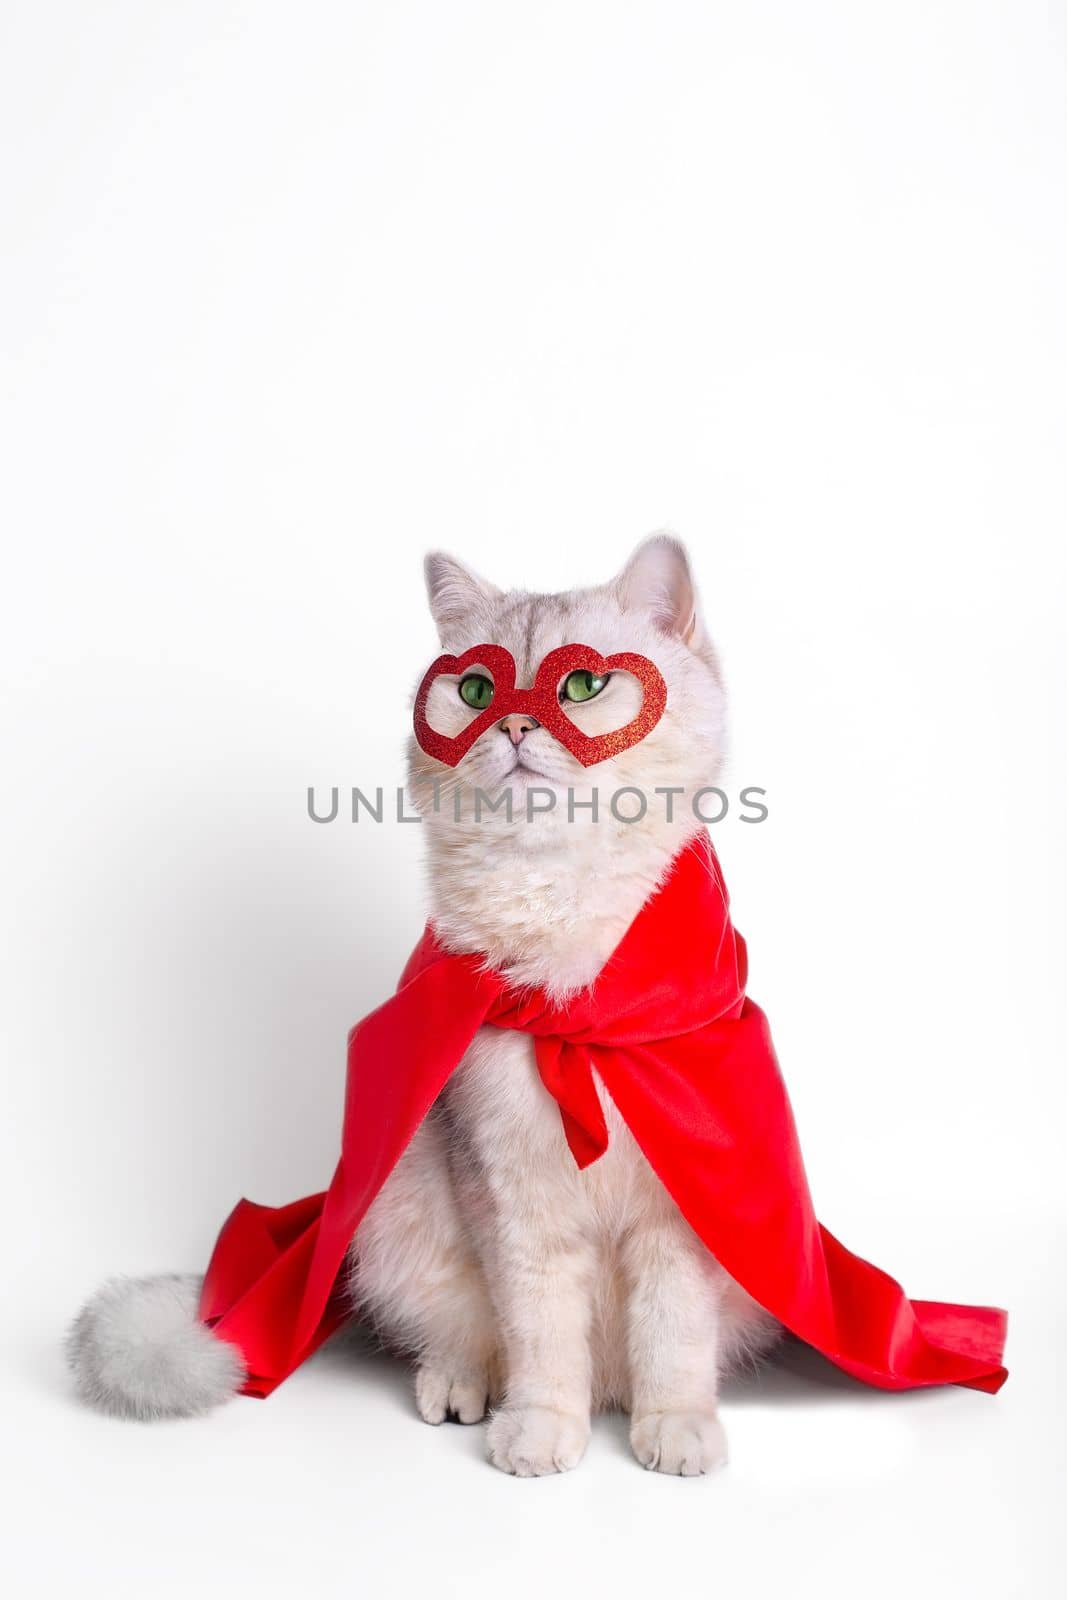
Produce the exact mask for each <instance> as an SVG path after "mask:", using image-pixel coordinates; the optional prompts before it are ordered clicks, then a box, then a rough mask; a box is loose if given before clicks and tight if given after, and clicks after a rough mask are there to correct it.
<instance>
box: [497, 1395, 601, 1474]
mask: <svg viewBox="0 0 1067 1600" xmlns="http://www.w3.org/2000/svg"><path fill="white" fill-rule="evenodd" d="M488 1438H489V1459H490V1461H491V1462H492V1463H493V1466H494V1467H499V1468H500V1470H501V1472H510V1473H511V1474H512V1475H513V1476H514V1477H516V1478H543V1477H546V1476H547V1474H548V1473H550V1472H569V1471H570V1469H571V1468H572V1467H576V1466H577V1465H578V1463H579V1461H580V1460H581V1459H582V1457H583V1456H584V1454H585V1447H586V1445H587V1444H588V1443H589V1418H588V1417H579V1416H572V1415H571V1414H570V1413H569V1412H566V1411H552V1410H550V1409H549V1407H548V1406H515V1407H513V1408H512V1407H508V1406H505V1407H504V1409H503V1410H502V1411H498V1412H497V1413H496V1415H495V1416H494V1418H493V1420H492V1422H491V1423H490V1424H489V1435H488Z"/></svg>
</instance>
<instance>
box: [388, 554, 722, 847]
mask: <svg viewBox="0 0 1067 1600" xmlns="http://www.w3.org/2000/svg"><path fill="white" fill-rule="evenodd" d="M426 584H427V590H428V593H429V601H430V610H431V612H432V614H433V617H434V620H435V622H436V624H437V630H438V634H439V636H440V641H441V647H442V650H443V651H445V652H447V653H449V654H451V655H455V656H463V655H464V654H465V653H467V652H469V651H471V650H472V649H473V648H474V647H475V646H478V645H496V646H503V647H504V648H505V649H506V650H507V651H508V652H510V655H511V657H512V658H513V660H514V663H515V684H516V686H517V687H519V688H529V687H530V686H531V685H532V684H533V683H534V680H535V677H536V675H537V672H538V668H539V667H540V665H541V663H542V661H543V660H544V658H545V657H546V656H547V655H548V654H549V652H550V651H553V650H557V649H559V648H560V647H561V646H565V645H574V644H580V645H585V646H588V647H590V648H591V649H593V650H595V651H597V652H599V653H600V654H601V655H602V656H605V657H610V656H614V655H617V654H622V653H627V654H636V655H638V656H643V657H645V658H647V660H649V661H650V662H652V664H653V666H654V668H655V669H657V670H656V674H653V675H652V676H653V677H655V676H656V675H657V674H658V675H659V676H661V678H662V682H663V685H665V688H666V706H665V709H664V710H663V714H662V716H660V718H659V720H658V721H656V722H655V724H654V726H652V727H651V729H650V730H649V731H648V732H647V733H645V734H644V736H643V737H641V738H639V739H638V740H637V741H636V742H635V743H633V744H630V745H629V747H628V748H625V749H620V750H617V751H613V752H612V753H611V754H609V755H608V756H607V757H606V758H605V759H604V760H597V761H595V762H594V763H593V764H591V765H588V766H586V765H583V764H582V762H581V761H579V760H578V759H577V757H576V756H575V755H574V754H572V753H571V752H570V750H568V749H567V748H566V747H565V745H564V744H562V743H561V742H560V741H559V739H557V738H555V737H554V736H553V734H552V733H551V732H550V731H549V729H548V728H547V727H545V726H542V725H541V724H540V723H539V721H538V719H537V718H536V717H534V716H532V715H529V714H519V713H513V714H505V715H503V716H502V717H501V718H500V719H496V718H494V717H493V716H492V715H491V707H492V700H493V696H494V692H495V688H496V685H495V683H494V678H499V677H500V676H501V673H500V667H499V663H498V664H497V667H496V671H495V672H494V668H493V666H492V665H491V664H490V662H488V661H478V660H476V659H468V660H467V661H464V662H463V663H462V664H460V665H459V666H458V667H457V670H456V671H454V672H443V673H441V674H440V675H439V676H438V677H436V678H435V679H434V680H433V682H432V684H431V685H430V688H429V691H428V693H427V694H426V697H425V717H426V721H427V723H428V724H429V727H430V728H431V729H432V730H434V732H435V733H439V734H442V735H444V736H445V737H446V738H449V739H454V738H457V737H459V736H461V735H462V734H463V732H464V730H465V729H467V728H468V727H470V726H471V725H472V724H473V723H474V721H475V720H476V719H478V718H479V717H482V718H483V719H484V720H485V722H486V723H487V724H488V726H487V728H486V731H485V732H484V733H482V735H481V736H480V737H479V738H478V739H477V740H476V742H475V743H474V744H473V745H472V746H471V747H470V748H469V749H468V750H467V751H466V753H465V754H463V755H462V757H461V758H460V759H459V760H458V761H456V762H455V764H454V765H446V764H445V763H444V762H443V761H441V760H438V759H435V757H434V755H431V754H429V753H428V752H427V751H426V750H424V749H423V748H421V746H420V745H419V744H418V742H417V741H416V740H414V739H413V740H412V742H411V747H410V777H411V793H412V798H413V801H414V803H415V804H416V805H417V806H418V808H419V809H420V811H421V812H422V813H423V815H424V817H425V818H426V820H427V821H428V822H433V823H434V824H435V825H436V828H438V829H453V830H455V829H461V830H464V831H466V829H467V828H469V827H471V826H477V827H478V828H481V829H488V830H492V831H493V832H494V834H495V835H499V833H500V832H501V831H505V832H511V833H514V834H516V835H517V836H518V834H521V833H522V830H530V831H528V832H527V834H526V835H525V837H526V839H527V842H532V839H533V838H536V840H537V841H538V842H542V843H543V842H545V841H546V837H548V836H555V837H558V838H560V839H562V835H561V834H560V833H559V830H565V829H571V830H574V829H575V828H579V829H580V828H584V827H588V826H590V825H594V819H593V812H592V809H591V804H590V802H591V801H592V799H593V796H594V792H595V795H596V801H597V815H596V823H595V825H597V826H601V827H605V828H608V829H612V828H615V829H619V828H623V829H631V828H632V829H634V830H639V829H642V828H654V827H658V826H660V825H661V824H662V823H663V821H664V817H665V813H666V810H667V801H666V799H665V797H664V796H662V795H659V796H657V794H656V790H657V789H664V788H667V787H671V788H674V789H682V790H684V791H685V793H684V794H683V795H680V796H678V797H677V799H676V800H675V801H674V802H673V808H674V810H675V811H676V812H680V813H684V814H687V815H688V818H689V823H690V827H692V826H695V823H694V821H693V813H692V810H691V807H690V800H691V796H692V795H693V794H694V793H696V792H697V791H699V790H700V789H702V788H706V787H709V786H711V785H714V784H715V783H716V782H717V780H718V777H719V774H720V769H721V764H722V755H723V744H724V728H725V698H724V694H723V688H722V683H721V679H720V675H719V670H718V665H717V662H716V658H715V654H714V651H713V649H712V646H711V642H710V640H709V638H708V635H707V632H706V630H705V627H704V624H703V621H702V618H701V615H700V609H699V604H698V599H697V593H696V586H695V584H694V581H693V575H692V571H691V568H690V564H689V559H688V556H687V554H686V551H685V548H684V546H683V545H682V544H681V543H680V542H679V541H678V540H677V539H674V538H672V537H670V536H669V535H667V534H657V535H654V536H653V537H652V538H650V539H647V540H645V542H644V543H643V544H641V545H640V546H639V547H638V549H637V550H636V551H635V552H634V554H633V555H632V556H631V558H630V560H629V561H628V562H627V563H626V565H625V566H624V567H623V569H622V571H621V572H620V573H619V574H618V575H617V576H616V577H615V578H613V579H612V580H611V581H610V582H608V583H605V584H604V585H602V586H601V587H599V588H593V589H574V590H570V591H567V592H565V593H562V594H528V593H526V592H525V591H522V590H516V591H511V592H509V593H505V592H502V591H501V590H499V589H497V588H495V587H494V586H493V585H492V584H491V583H488V582H486V581H485V580H484V579H483V578H481V577H479V576H478V575H477V574H476V573H474V572H472V571H471V570H470V569H469V568H468V567H465V566H464V565H463V564H462V563H461V562H459V561H457V560H455V559H454V558H453V557H452V556H448V555H443V554H432V555H430V556H428V557H427V559H426ZM651 692H652V691H651V690H650V689H649V687H648V686H647V685H646V686H643V685H642V684H641V683H640V682H639V681H638V679H637V678H636V677H634V676H632V675H631V674H630V673H629V672H626V671H620V670H616V671H606V672H605V673H603V674H602V675H597V674H593V673H590V672H588V671H586V672H578V673H576V674H575V675H574V680H572V681H568V680H564V681H563V682H562V683H561V684H559V685H556V684H555V683H553V685H552V694H553V697H554V698H556V697H558V702H559V707H560V710H561V712H562V713H563V714H564V715H565V716H566V717H567V718H568V719H569V720H570V721H571V722H572V723H573V724H574V726H575V727H576V728H578V729H579V730H580V731H581V732H582V733H583V734H586V735H588V736H590V737H596V736H599V735H605V734H608V733H612V732H614V731H616V730H618V729H621V728H623V727H624V726H625V725H627V724H629V723H631V722H633V721H634V719H635V718H638V717H639V715H640V713H641V710H642V706H643V704H644V698H645V696H646V695H647V694H650V693H651ZM503 709H504V710H505V712H506V710H507V707H506V698H505V700H504V702H503ZM622 790H631V791H637V793H636V794H630V795H628V796H623V795H621V793H620V791H622ZM479 792H480V794H481V795H482V796H483V797H486V800H488V801H494V800H495V801H496V802H497V803H498V809H495V810H494V809H491V808H490V807H489V805H488V804H487V803H486V800H483V801H481V802H478V801H477V796H478V793H479ZM506 792H509V793H510V802H509V803H508V804H506V805H503V804H500V802H501V798H502V796H504V794H505V793H506ZM613 796H618V797H619V798H618V801H617V808H618V810H619V811H620V812H621V813H622V816H619V817H616V816H615V815H614V814H613V813H612V810H611V802H612V797H613ZM640 797H644V803H645V805H646V807H647V812H646V814H645V815H644V816H642V817H641V818H640V820H638V821H635V822H629V821H625V820H623V818H624V817H629V816H633V815H636V814H637V813H638V812H639V811H640V809H641V803H642V802H641V798H640ZM509 811H510V818H509Z"/></svg>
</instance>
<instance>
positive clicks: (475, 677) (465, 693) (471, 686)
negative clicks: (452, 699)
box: [459, 672, 493, 711]
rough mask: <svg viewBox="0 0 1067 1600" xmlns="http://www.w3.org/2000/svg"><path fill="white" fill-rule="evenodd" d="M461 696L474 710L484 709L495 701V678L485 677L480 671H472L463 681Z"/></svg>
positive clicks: (460, 690)
mask: <svg viewBox="0 0 1067 1600" xmlns="http://www.w3.org/2000/svg"><path fill="white" fill-rule="evenodd" d="M459 697H460V699H461V700H464V701H466V703H467V705H469V706H470V708H471V710H472V711H484V710H485V708H486V706H488V705H491V704H492V701H493V680H492V679H491V678H484V677H483V676H482V674H481V673H480V672H472V673H470V674H469V675H468V676H467V677H466V678H464V679H463V680H462V681H461V683H460V686H459Z"/></svg>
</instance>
